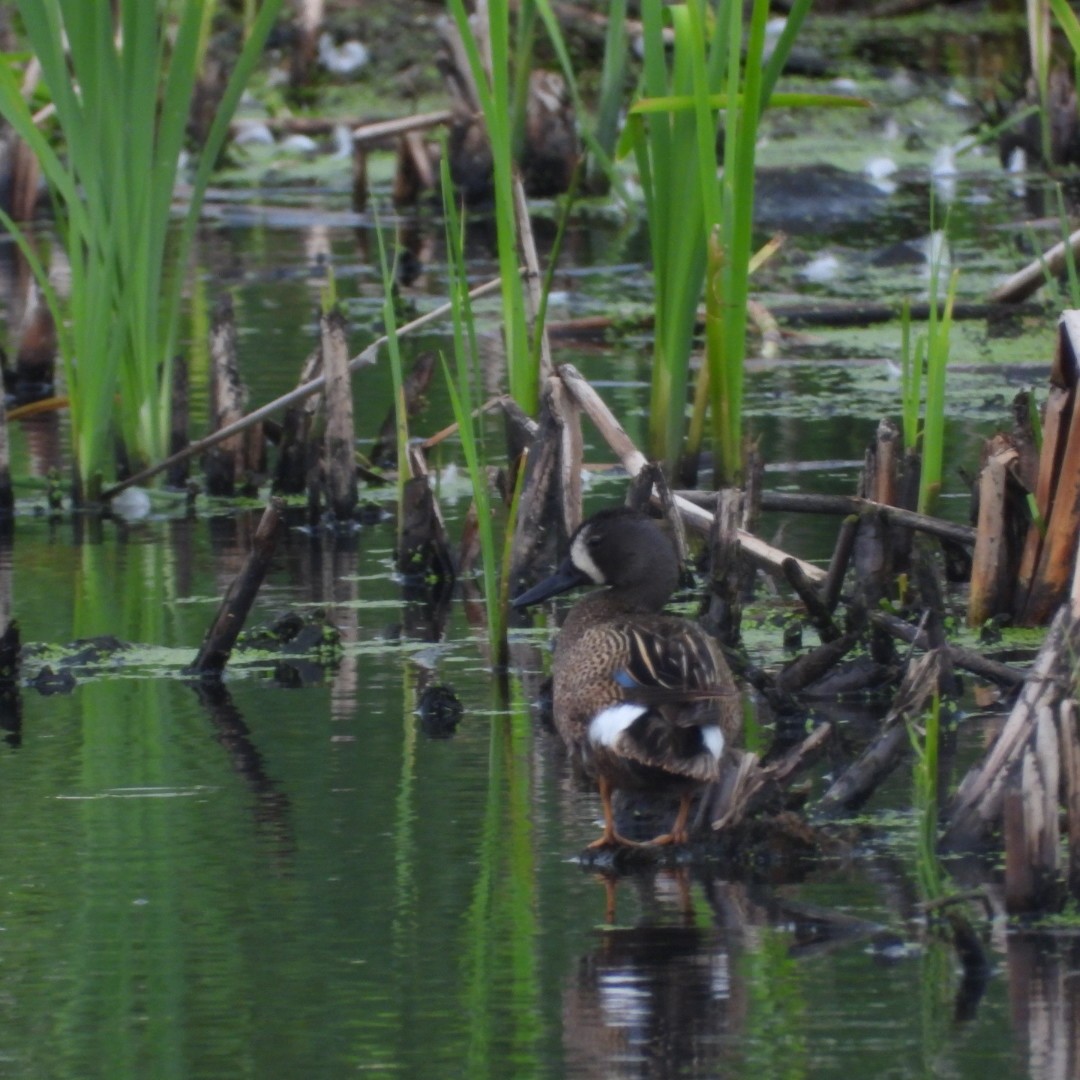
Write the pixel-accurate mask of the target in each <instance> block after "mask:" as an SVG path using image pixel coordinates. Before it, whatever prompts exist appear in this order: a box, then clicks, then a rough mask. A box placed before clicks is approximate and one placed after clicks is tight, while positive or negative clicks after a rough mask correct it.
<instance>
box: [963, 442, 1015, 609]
mask: <svg viewBox="0 0 1080 1080" xmlns="http://www.w3.org/2000/svg"><path fill="white" fill-rule="evenodd" d="M1019 458H1020V455H1019V454H1018V453H1017V452H1016V449H1015V448H1014V447H1013V445H1012V442H1011V440H1009V439H1008V438H1007V437H1006V436H1004V435H996V436H995V437H994V438H993V439H992V440H991V442H990V446H989V452H988V454H987V459H986V464H985V465H983V468H982V471H981V473H980V474H979V520H978V524H977V526H976V529H975V551H974V552H973V554H972V557H971V586H970V589H969V592H968V615H967V621H968V626H982V624H983V623H984V622H986V620H987V619H989V618H990V617H991V616H993V615H997V614H999V613H1003V612H1006V611H1011V610H1012V606H1013V589H1014V587H1015V585H1016V575H1017V572H1018V570H1019V566H1018V562H1019V552H1018V551H1015V550H1011V545H1010V544H1009V535H1010V531H1011V530H1010V529H1009V522H1008V501H1007V494H1008V481H1009V470H1010V469H1011V468H1012V467H1013V466H1014V465H1015V464H1016V463H1017V462H1018V461H1019Z"/></svg>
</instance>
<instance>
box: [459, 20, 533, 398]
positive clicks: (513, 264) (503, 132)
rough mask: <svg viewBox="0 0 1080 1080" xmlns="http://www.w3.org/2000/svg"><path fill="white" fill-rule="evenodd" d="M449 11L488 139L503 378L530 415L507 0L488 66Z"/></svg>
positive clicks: (490, 40)
mask: <svg viewBox="0 0 1080 1080" xmlns="http://www.w3.org/2000/svg"><path fill="white" fill-rule="evenodd" d="M450 12H451V14H452V15H453V17H454V20H455V22H456V23H457V28H458V32H459V33H460V34H461V39H462V42H463V43H464V46H465V52H466V55H467V56H468V58H469V66H470V68H471V69H472V75H473V79H474V81H475V83H476V87H477V93H478V94H479V97H480V107H481V110H482V111H483V114H484V121H485V124H486V126H487V133H488V139H489V141H490V143H491V157H492V168H493V174H494V175H493V181H494V188H495V226H496V236H497V241H496V242H497V246H498V254H499V276H500V279H501V282H502V299H503V343H504V345H505V348H506V366H507V380H508V382H509V386H510V394H511V396H512V397H513V398H514V400H515V401H516V402H517V403H518V404H519V405H520V406H521V407H522V408H523V409H524V410H525V411H526V412H529V413H532V412H535V411H536V407H537V404H538V401H539V367H538V366H537V364H536V363H535V362H534V353H533V350H532V349H530V347H529V335H528V326H527V323H526V318H525V295H524V291H523V288H522V283H521V277H520V274H519V273H518V255H517V227H516V224H515V216H514V196H513V178H514V176H513V169H514V163H513V138H514V117H513V93H512V89H513V88H512V85H511V79H510V12H509V4H508V2H507V0H489V3H488V5H487V14H488V19H487V24H486V26H485V27H484V28H483V29H484V31H485V32H486V43H487V45H488V46H489V47H490V55H491V67H490V70H489V69H488V66H487V65H486V64H485V63H484V61H483V58H482V56H481V50H480V42H479V41H478V40H477V38H476V36H475V35H474V33H473V30H472V27H471V26H470V24H469V18H468V15H467V13H466V11H465V5H464V3H463V0H450Z"/></svg>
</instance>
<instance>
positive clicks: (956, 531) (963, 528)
mask: <svg viewBox="0 0 1080 1080" xmlns="http://www.w3.org/2000/svg"><path fill="white" fill-rule="evenodd" d="M676 494H677V495H678V496H679V497H680V498H683V499H686V500H687V501H688V502H693V503H696V504H698V505H706V504H707V503H709V502H710V501H711V499H712V495H711V494H710V493H709V492H703V491H678V492H676ZM761 509H762V510H769V511H777V512H782V513H794V514H837V515H842V516H846V515H848V514H861V513H862V512H863V511H864V510H876V511H878V512H879V513H881V514H882V516H883V517H884V518H885V520H886V521H888V522H889V524H890V525H893V526H898V525H899V526H904V527H906V528H910V529H916V530H918V531H920V532H926V533H930V534H931V535H932V536H939V537H941V538H942V539H943V540H951V541H953V542H954V543H957V544H963V545H965V546H966V547H971V546H972V545H973V544H974V543H975V530H974V529H973V528H971V526H970V525H959V524H957V523H956V522H954V521H944V520H943V519H941V518H935V517H929V516H928V515H926V514H918V513H916V512H915V511H914V510H905V509H904V508H903V507H899V506H885V505H884V504H883V503H877V502H874V501H873V500H872V499H863V498H860V497H858V496H856V495H816V494H814V493H813V492H795V491H763V492H762V493H761Z"/></svg>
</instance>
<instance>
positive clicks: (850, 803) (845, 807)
mask: <svg viewBox="0 0 1080 1080" xmlns="http://www.w3.org/2000/svg"><path fill="white" fill-rule="evenodd" d="M943 660H944V657H943V655H942V652H941V650H937V649H935V650H933V651H932V652H928V653H926V654H925V655H923V656H921V657H919V659H918V660H916V661H914V663H912V664H910V665H909V666H908V670H907V673H906V674H905V675H904V680H903V682H902V683H901V684H900V689H899V690H898V691H897V693H896V697H895V699H894V700H893V704H892V707H891V708H890V709H889V712H888V714H887V715H886V717H885V720H884V723H883V724H882V730H881V734H880V735H878V736H877V738H876V739H874V741H873V742H872V743H870V745H869V746H868V747H867V748H866V749H865V750H864V751H863V752H862V753H861V754H860V755H859V756H858V758H857V759H856V760H855V761H854V762H852V763H851V765H849V766H848V767H847V768H846V769H845V770H844V771H843V772H842V773H841V774H840V775H839V776H838V777H837V778H836V780H834V781H833V783H832V784H831V785H830V787H829V789H828V791H826V792H825V794H824V795H823V796H822V797H821V799H820V800H819V801H818V803H817V806H816V808H815V812H816V814H817V815H818V816H821V817H833V816H835V815H837V814H840V813H845V812H847V811H850V810H855V809H857V808H858V807H860V806H862V804H863V803H864V802H866V800H867V799H868V798H869V797H870V795H871V794H872V793H873V792H874V791H875V790H876V789H877V788H878V786H879V785H880V784H881V782H882V781H883V780H884V779H885V778H886V777H887V776H888V775H889V774H890V773H891V772H892V771H893V769H895V768H896V766H897V765H898V764H899V763H900V761H901V760H903V758H904V757H905V756H906V755H907V754H908V753H909V752H910V751H911V736H910V734H909V732H908V724H909V723H910V722H912V721H914V720H916V719H917V718H918V717H919V716H921V715H922V714H923V712H924V711H925V709H926V705H927V702H928V701H929V700H930V697H931V695H932V694H933V693H934V691H935V690H936V689H937V687H938V680H939V678H940V675H941V669H942V663H943Z"/></svg>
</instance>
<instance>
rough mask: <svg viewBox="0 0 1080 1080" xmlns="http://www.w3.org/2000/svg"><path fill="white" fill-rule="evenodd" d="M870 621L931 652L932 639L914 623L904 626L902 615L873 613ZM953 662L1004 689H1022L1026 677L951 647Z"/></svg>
mask: <svg viewBox="0 0 1080 1080" xmlns="http://www.w3.org/2000/svg"><path fill="white" fill-rule="evenodd" d="M870 621H871V622H873V623H874V624H875V625H876V626H879V627H881V629H883V630H885V631H886V632H888V633H889V634H891V635H892V636H893V637H895V638H897V639H898V640H900V641H906V642H907V643H908V644H909V645H914V646H915V647H916V648H917V649H931V648H932V647H933V646H932V644H931V641H930V638H929V636H928V635H927V633H926V631H925V630H922V629H921V628H920V627H918V626H912V624H911V623H908V622H904V620H903V619H901V618H900V617H899V616H898V615H891V614H890V613H889V612H887V611H872V612H871V613H870ZM947 651H948V654H949V660H950V661H951V662H952V663H953V664H954V665H955V666H956V667H958V668H963V669H964V670H965V671H970V672H971V673H972V674H973V675H980V676H982V677H983V678H986V679H989V680H990V681H991V682H995V683H1000V684H1001V685H1002V686H1019V685H1020V684H1021V683H1022V682H1023V681H1024V679H1025V677H1026V676H1025V673H1024V672H1023V671H1021V670H1019V669H1018V668H1014V667H1010V666H1009V665H1008V664H1003V663H1001V662H1000V661H999V660H991V659H990V658H989V657H987V656H983V655H982V653H977V652H975V650H974V649H965V648H963V647H962V646H959V645H949V646H947Z"/></svg>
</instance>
